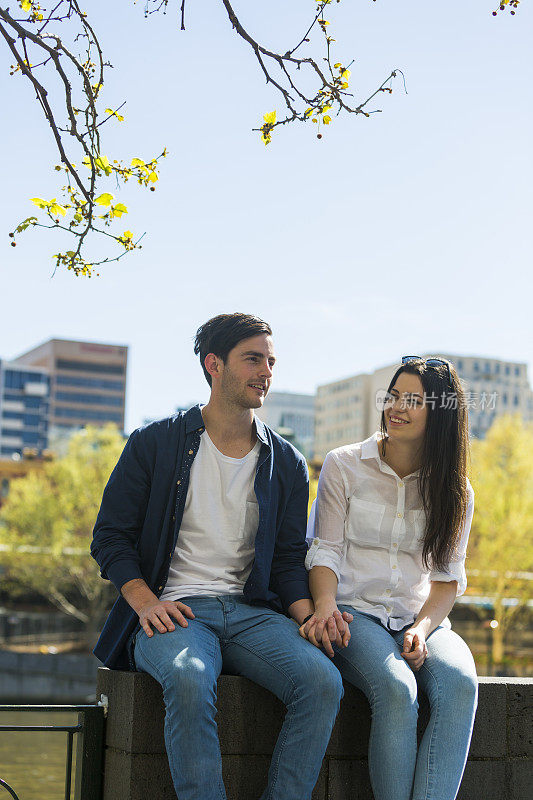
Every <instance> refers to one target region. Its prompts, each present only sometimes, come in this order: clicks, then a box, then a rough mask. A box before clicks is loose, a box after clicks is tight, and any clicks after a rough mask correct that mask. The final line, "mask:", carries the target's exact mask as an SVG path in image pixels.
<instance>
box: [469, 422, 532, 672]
mask: <svg viewBox="0 0 533 800" xmlns="http://www.w3.org/2000/svg"><path fill="white" fill-rule="evenodd" d="M472 484H473V487H474V491H475V495H476V497H475V511H474V520H473V524H472V531H471V534H470V542H469V558H468V560H467V570H468V574H469V593H471V594H475V595H482V596H486V597H491V598H493V601H494V616H495V619H496V620H497V622H498V628H496V644H497V651H498V652H497V653H496V654H495V660H496V661H497V662H498V661H501V659H502V657H503V639H504V636H505V633H506V631H507V630H508V628H509V626H510V623H511V621H514V618H515V617H516V616H517V615H518V614H519V613H520V612H523V611H524V609H525V607H526V604H527V601H528V600H529V599H530V597H531V589H532V588H533V581H532V580H531V577H532V576H533V426H532V425H531V424H525V423H523V422H522V420H521V418H520V417H519V416H504V417H500V418H499V419H497V420H496V421H495V422H494V424H493V425H492V427H491V428H490V430H489V431H488V433H487V437H486V439H484V440H482V441H474V442H473V445H472ZM504 598H515V599H516V600H517V601H518V603H517V604H516V605H506V604H504V603H503V602H502V601H503V599H504Z"/></svg>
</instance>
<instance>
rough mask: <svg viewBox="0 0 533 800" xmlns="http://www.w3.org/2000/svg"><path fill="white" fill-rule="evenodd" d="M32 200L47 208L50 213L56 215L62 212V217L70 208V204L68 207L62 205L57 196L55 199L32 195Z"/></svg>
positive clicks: (35, 203)
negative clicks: (43, 198) (44, 198)
mask: <svg viewBox="0 0 533 800" xmlns="http://www.w3.org/2000/svg"><path fill="white" fill-rule="evenodd" d="M31 202H32V203H34V205H36V206H37V208H42V209H45V210H46V211H48V213H49V214H52V215H54V216H57V215H58V214H60V215H61V216H62V217H64V216H65V214H66V213H67V208H69V206H67V207H66V208H65V207H64V206H60V205H59V203H58V202H57V200H56V199H55V197H54V199H53V200H42V199H41V198H40V197H32V198H31Z"/></svg>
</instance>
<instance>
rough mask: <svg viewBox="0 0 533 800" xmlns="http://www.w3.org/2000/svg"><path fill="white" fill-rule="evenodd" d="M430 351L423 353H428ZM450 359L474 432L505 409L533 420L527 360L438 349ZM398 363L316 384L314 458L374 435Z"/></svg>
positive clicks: (483, 431)
mask: <svg viewBox="0 0 533 800" xmlns="http://www.w3.org/2000/svg"><path fill="white" fill-rule="evenodd" d="M429 355H430V354H427V355H426V356H424V357H429ZM439 355H440V357H441V358H445V359H447V360H448V361H451V362H452V363H453V364H454V365H455V368H456V370H457V373H458V375H459V378H460V379H461V383H462V385H463V388H464V390H465V398H466V402H467V406H468V417H469V425H470V434H471V436H473V437H475V438H478V439H483V438H484V437H485V435H486V433H487V431H488V429H489V428H490V426H491V425H492V423H493V422H494V420H495V419H496V417H498V416H501V415H502V414H516V413H518V414H520V415H521V416H522V418H523V419H524V420H525V421H532V420H533V391H532V389H531V386H530V384H529V380H528V375H527V365H526V364H520V363H516V362H513V361H501V360H498V359H495V358H486V357H481V356H479V357H478V356H462V355H457V354H455V355H454V354H450V353H445V354H439ZM397 367H398V365H397V364H391V365H389V366H387V367H382V368H380V369H377V370H375V371H374V372H373V373H370V374H360V375H354V376H352V377H350V378H345V379H343V380H340V381H334V382H332V383H328V384H324V385H322V386H319V387H318V388H317V394H316V418H315V457H316V458H318V459H323V458H324V457H325V455H326V453H327V452H328V451H329V450H332V449H333V448H335V447H340V446H341V445H343V444H349V443H350V442H357V441H361V440H363V439H366V438H367V437H368V436H371V435H372V434H373V433H374V431H376V430H377V429H378V428H379V423H380V417H381V410H380V408H379V404H378V403H377V398H378V397H379V396H380V395H382V393H383V392H384V391H385V390H386V389H387V388H388V385H389V382H390V379H391V378H392V376H393V375H394V372H395V370H396V369H397Z"/></svg>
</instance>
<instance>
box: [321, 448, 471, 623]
mask: <svg viewBox="0 0 533 800" xmlns="http://www.w3.org/2000/svg"><path fill="white" fill-rule="evenodd" d="M379 441H380V434H378V433H376V434H374V436H372V437H370V439H367V440H366V441H364V442H359V443H357V444H350V445H346V446H344V447H338V448H337V449H336V450H332V451H331V452H330V453H328V455H327V456H326V460H325V461H324V465H323V467H322V471H321V473H320V480H319V483H318V495H317V499H316V507H313V510H312V513H311V515H310V517H309V522H308V526H307V538H308V541H310V543H311V546H310V548H309V551H308V553H307V558H306V562H305V563H306V566H307V569H311V568H312V567H316V566H324V567H329V568H330V569H331V570H333V572H334V573H335V574H336V576H337V579H338V581H339V585H338V590H337V602H339V603H346V604H347V605H351V606H353V607H354V608H356V609H357V610H358V611H364V612H366V613H367V614H372V615H374V616H376V617H378V618H379V619H380V621H381V622H382V623H383V624H384V625H388V626H389V627H390V628H391V629H392V630H401V628H403V627H404V626H405V625H410V624H411V623H412V622H413V620H414V619H415V617H416V616H417V614H418V612H419V611H420V608H421V607H422V605H423V604H424V602H425V600H426V599H427V596H428V594H429V589H430V581H457V594H458V595H460V594H463V592H464V590H465V589H466V573H465V556H466V545H467V542H468V535H469V533H470V526H471V524H472V516H473V513H474V492H473V490H472V487H471V486H470V483H469V482H468V509H467V512H466V519H465V524H464V528H463V530H462V533H461V537H460V540H459V543H458V546H457V551H456V553H455V554H454V556H453V558H452V561H451V562H450V563H449V564H448V569H447V570H446V572H440V571H438V570H437V569H434V568H432V569H429V570H427V569H426V568H425V567H424V565H423V563H422V538H423V536H424V531H425V527H426V515H425V513H424V510H423V508H422V499H421V497H420V493H419V491H418V472H413V473H412V474H411V475H407V476H406V477H405V478H399V477H398V475H396V473H395V472H394V471H393V470H392V469H391V468H390V467H389V466H388V464H386V463H385V462H384V461H382V459H381V458H380V455H379V448H378V442H379ZM443 624H444V625H449V622H447V621H445V622H444V623H443Z"/></svg>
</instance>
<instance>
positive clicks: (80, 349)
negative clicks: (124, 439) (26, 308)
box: [13, 339, 128, 439]
mask: <svg viewBox="0 0 533 800" xmlns="http://www.w3.org/2000/svg"><path fill="white" fill-rule="evenodd" d="M127 359H128V348H127V347H126V346H123V345H114V344H96V343H94V342H78V341H72V340H69V339H50V340H49V341H47V342H44V343H43V344H41V345H39V346H38V347H34V348H32V349H31V350H28V351H27V352H26V353H23V354H22V355H20V356H19V357H18V358H17V359H15V361H14V362H13V363H15V364H17V365H25V366H31V367H41V368H43V369H44V370H45V371H47V372H48V374H49V376H50V408H49V412H48V420H49V434H50V437H51V438H52V439H53V438H54V437H56V436H61V435H62V434H65V433H68V431H71V430H73V429H76V428H80V427H82V426H84V425H104V424H105V423H106V422H114V423H115V424H116V425H117V426H118V427H119V428H120V429H121V430H123V429H124V413H125V401H126V368H127Z"/></svg>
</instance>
